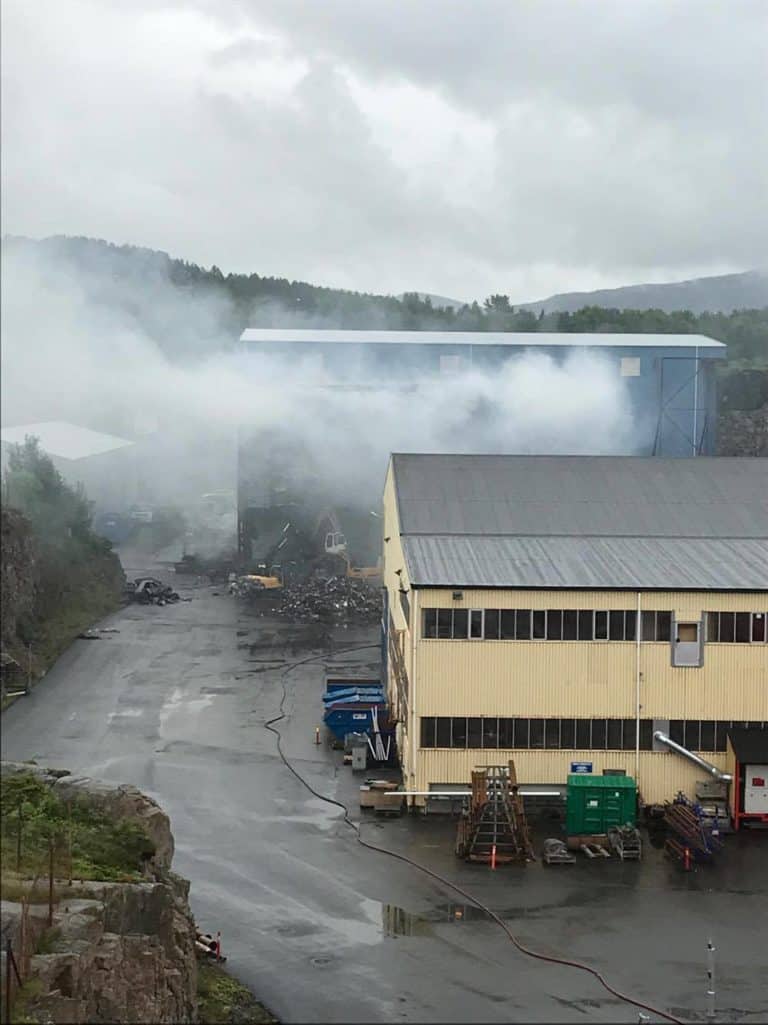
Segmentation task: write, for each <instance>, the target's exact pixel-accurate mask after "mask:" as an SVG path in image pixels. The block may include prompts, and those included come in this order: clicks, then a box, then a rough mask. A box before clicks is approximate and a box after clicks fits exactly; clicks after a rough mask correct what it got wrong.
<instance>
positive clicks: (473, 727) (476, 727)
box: [467, 716, 483, 747]
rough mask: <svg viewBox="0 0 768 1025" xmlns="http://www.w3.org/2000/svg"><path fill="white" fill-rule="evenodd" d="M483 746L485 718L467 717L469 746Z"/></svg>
mask: <svg viewBox="0 0 768 1025" xmlns="http://www.w3.org/2000/svg"><path fill="white" fill-rule="evenodd" d="M482 746H483V720H482V719H481V718H480V717H479V716H471V717H470V718H468V719H467V747H482Z"/></svg>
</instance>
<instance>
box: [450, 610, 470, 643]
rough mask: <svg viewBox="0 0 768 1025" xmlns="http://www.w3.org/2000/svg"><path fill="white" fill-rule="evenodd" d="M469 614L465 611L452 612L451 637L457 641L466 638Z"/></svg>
mask: <svg viewBox="0 0 768 1025" xmlns="http://www.w3.org/2000/svg"><path fill="white" fill-rule="evenodd" d="M468 629H469V613H468V612H467V610H466V609H454V610H453V636H454V637H456V638H458V639H459V640H461V639H463V638H464V637H466V636H467V630H468Z"/></svg>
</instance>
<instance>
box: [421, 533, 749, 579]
mask: <svg viewBox="0 0 768 1025" xmlns="http://www.w3.org/2000/svg"><path fill="white" fill-rule="evenodd" d="M402 543H403V550H404V553H405V558H406V562H407V565H408V574H409V578H410V581H411V584H412V585H413V586H415V587H513V588H514V587H520V588H535V589H539V588H544V589H546V588H569V589H573V588H577V589H578V588H585V589H588V590H592V589H601V588H612V589H618V590H628V591H633V590H662V591H684V590H693V591H708V590H715V591H717V590H723V591H768V544H766V542H765V541H760V540H743V539H738V540H722V541H721V540H711V539H700V538H627V537H610V538H594V537H547V538H542V537H451V536H449V537H445V536H433V537H404V538H403V539H402Z"/></svg>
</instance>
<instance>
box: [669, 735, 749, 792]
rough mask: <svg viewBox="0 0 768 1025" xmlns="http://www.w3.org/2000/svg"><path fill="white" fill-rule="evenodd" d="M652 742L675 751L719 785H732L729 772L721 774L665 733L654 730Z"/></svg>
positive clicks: (715, 767) (731, 777) (719, 770)
mask: <svg viewBox="0 0 768 1025" xmlns="http://www.w3.org/2000/svg"><path fill="white" fill-rule="evenodd" d="M653 739H654V740H658V741H659V743H660V744H666V746H667V747H669V748H671V749H672V750H673V751H677V753H678V754H679V755H682V756H683V758H687V759H688V760H689V761H691V762H693V763H694V764H695V765H698V767H699V768H700V769H703V770H704V771H705V772H707V773H709V775H710V776H714V778H715V779H718V780H720V782H721V783H732V782H733V776H732V775H731V774H730V772H723V771H722V769H718V767H717V766H716V765H713V764H712V762H708V761H707V760H706V758H701V757H700V756H699V755H697V754H694V753H693V751H689V750H688V748H687V747H683V745H682V744H678V743H677V741H675V740H671V739H670V738H669V737H668V736H667V735H666V733H662V731H661V730H656V732H655V733H654V735H653Z"/></svg>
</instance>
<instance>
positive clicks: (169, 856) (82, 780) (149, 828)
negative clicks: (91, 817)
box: [53, 776, 173, 871]
mask: <svg viewBox="0 0 768 1025" xmlns="http://www.w3.org/2000/svg"><path fill="white" fill-rule="evenodd" d="M53 792H54V793H55V794H56V796H57V797H60V798H61V800H62V801H73V800H76V799H78V798H85V799H87V800H88V802H89V803H90V804H92V805H93V806H94V807H95V808H97V809H98V810H99V811H101V812H103V813H104V814H105V815H107V816H108V817H109V818H110V819H113V820H114V821H118V820H120V819H127V820H129V821H131V822H136V823H137V824H138V825H140V826H141V827H142V829H143V830H144V832H145V833H146V834H147V836H148V837H149V839H150V840H151V841H152V843H153V844H154V847H155V853H154V857H153V858H152V861H151V867H153V868H155V869H157V870H160V871H162V870H164V869H169V868H170V867H171V862H172V860H173V834H172V833H171V822H170V819H169V818H168V816H167V815H166V813H165V812H164V811H163V809H162V808H161V807H160V805H159V804H158V803H157V801H153V800H152V798H151V797H147V795H146V794H143V793H142V792H141V791H140V790H138V789H137V788H136V787H134V786H131V785H130V784H124V783H121V784H115V783H106V782H104V781H103V780H96V779H89V778H88V777H87V776H81V777H74V776H64V777H62V778H61V779H57V780H56V781H55V782H54V784H53Z"/></svg>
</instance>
